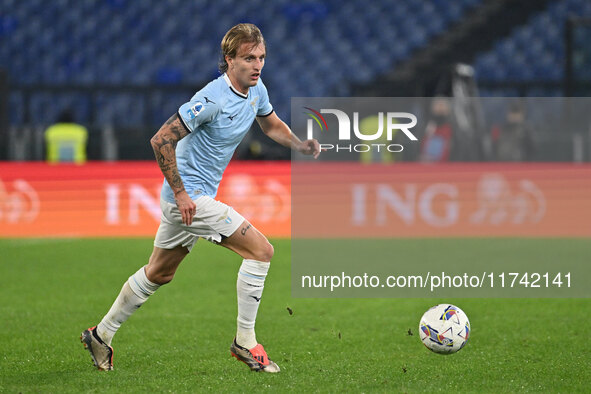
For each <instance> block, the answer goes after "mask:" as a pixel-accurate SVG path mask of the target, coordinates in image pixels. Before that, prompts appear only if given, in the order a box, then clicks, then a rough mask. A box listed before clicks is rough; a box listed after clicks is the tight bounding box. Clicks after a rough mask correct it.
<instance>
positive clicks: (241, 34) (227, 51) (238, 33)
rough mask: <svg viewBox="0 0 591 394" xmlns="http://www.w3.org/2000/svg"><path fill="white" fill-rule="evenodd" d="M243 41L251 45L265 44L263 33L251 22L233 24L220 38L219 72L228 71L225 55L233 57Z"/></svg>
mask: <svg viewBox="0 0 591 394" xmlns="http://www.w3.org/2000/svg"><path fill="white" fill-rule="evenodd" d="M244 43H249V44H252V46H253V47H254V46H256V45H259V44H263V46H265V47H266V46H267V44H266V43H265V39H264V38H263V33H261V31H260V30H259V28H258V27H256V26H255V25H253V24H252V23H240V24H238V25H236V26H234V27H233V28H231V29H230V30H228V32H227V33H226V35H225V36H224V38H222V43H221V48H222V57H221V59H220V62H219V64H218V67H219V69H220V72H222V73H225V72H226V71H228V62H227V61H226V56H229V57H231V58H234V57H235V56H236V54H237V53H238V48H240V46H241V45H242V44H244Z"/></svg>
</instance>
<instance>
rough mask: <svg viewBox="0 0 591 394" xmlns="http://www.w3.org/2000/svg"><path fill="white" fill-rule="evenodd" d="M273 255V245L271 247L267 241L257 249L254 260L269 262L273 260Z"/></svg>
mask: <svg viewBox="0 0 591 394" xmlns="http://www.w3.org/2000/svg"><path fill="white" fill-rule="evenodd" d="M273 254H275V249H273V245H271V244H270V243H269V241H267V240H265V242H264V243H263V244H262V246H261V247H260V248H259V249H258V251H257V253H256V255H255V260H257V261H264V262H270V261H271V259H272V258H273Z"/></svg>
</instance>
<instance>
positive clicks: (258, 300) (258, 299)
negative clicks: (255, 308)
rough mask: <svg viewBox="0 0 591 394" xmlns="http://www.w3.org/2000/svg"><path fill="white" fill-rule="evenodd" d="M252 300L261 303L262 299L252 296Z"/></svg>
mask: <svg viewBox="0 0 591 394" xmlns="http://www.w3.org/2000/svg"><path fill="white" fill-rule="evenodd" d="M251 297H252V298H254V299H255V300H257V302H260V301H261V297H255V296H251Z"/></svg>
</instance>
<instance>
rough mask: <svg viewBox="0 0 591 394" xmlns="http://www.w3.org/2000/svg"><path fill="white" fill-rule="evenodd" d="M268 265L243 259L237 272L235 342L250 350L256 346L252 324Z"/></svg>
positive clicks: (257, 308)
mask: <svg viewBox="0 0 591 394" xmlns="http://www.w3.org/2000/svg"><path fill="white" fill-rule="evenodd" d="M270 265H271V264H270V263H265V262H262V261H256V260H247V259H244V260H242V265H241V266H240V270H239V271H238V281H237V282H236V292H237V294H238V329H237V330H236V342H237V343H238V344H239V345H240V346H242V347H245V348H247V349H252V348H253V347H255V346H256V345H257V338H256V336H255V333H254V324H255V320H256V318H257V311H258V310H259V303H260V300H261V296H262V295H263V288H264V287H265V278H266V277H267V272H268V271H269V266H270Z"/></svg>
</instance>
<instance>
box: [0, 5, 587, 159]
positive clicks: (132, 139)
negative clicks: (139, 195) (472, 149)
mask: <svg viewBox="0 0 591 394" xmlns="http://www.w3.org/2000/svg"><path fill="white" fill-rule="evenodd" d="M585 18H591V2H589V1H588V0H523V1H517V0H457V1H445V0H397V1H370V2H368V1H363V0H349V1H344V2H341V1H337V0H326V1H287V0H279V1H273V2H270V3H269V2H264V1H262V0H253V1H248V2H243V1H236V0H221V1H217V2H210V1H206V0H194V1H189V2H181V1H179V0H167V1H129V0H84V1H73V0H55V1H51V2H44V1H41V0H27V1H18V0H4V1H2V3H1V4H0V69H2V70H3V71H2V72H0V74H1V75H2V76H1V77H0V81H1V82H0V100H1V101H0V102H1V107H0V160H42V159H43V158H44V156H45V148H44V146H43V136H42V135H43V131H44V130H45V129H46V128H47V126H48V125H50V124H52V123H54V122H55V121H56V119H57V118H58V115H59V114H60V113H61V112H62V111H63V110H64V109H66V108H67V109H71V110H72V111H73V114H74V118H75V120H76V121H77V122H79V123H81V124H83V125H85V126H86V127H88V129H89V143H88V158H89V159H90V160H138V159H139V160H144V159H147V160H151V159H152V152H151V148H150V146H149V144H148V143H147V141H148V139H149V138H150V136H151V135H152V134H153V133H154V132H155V130H156V129H157V128H158V127H159V126H160V125H161V124H162V123H163V122H164V121H165V120H166V119H167V118H168V117H169V116H170V114H172V113H173V112H174V111H175V110H176V109H177V108H178V107H179V105H180V104H181V103H183V102H185V101H186V100H187V99H188V98H189V97H190V96H191V95H192V94H193V93H194V92H195V91H196V90H198V89H199V88H201V87H202V86H203V85H204V84H205V83H207V82H208V81H209V80H211V79H212V78H214V77H216V76H217V75H218V72H217V68H216V60H217V59H218V57H219V42H220V39H221V37H222V36H223V34H224V33H225V32H226V31H227V29H228V28H229V27H231V26H232V25H234V24H236V23H238V22H253V23H255V24H257V25H258V26H259V27H260V28H261V30H262V31H263V33H264V35H265V37H266V40H267V44H268V59H267V65H266V69H265V72H264V75H263V77H264V80H265V83H266V85H267V86H268V88H269V91H270V93H271V99H272V103H273V104H274V106H275V109H276V111H277V113H278V114H279V115H280V117H282V118H283V119H286V120H289V118H290V98H291V97H330V96H337V97H346V96H399V97H407V96H424V97H432V96H434V95H453V93H452V91H453V89H452V86H453V81H454V80H457V79H460V80H463V82H464V83H466V84H467V86H468V88H469V89H470V90H469V92H470V93H473V94H479V95H480V96H484V97H487V96H496V97H500V96H503V97H533V96H545V97H555V96H587V95H588V93H589V92H590V91H591V89H590V88H591V46H590V45H589V42H590V38H591V24H590V23H589V21H588V20H586V19H585ZM459 63H461V64H466V65H469V66H470V67H471V68H468V69H466V68H464V69H458V68H457V64H459ZM459 70H460V71H459ZM472 71H473V73H472ZM454 78H455V79H454ZM524 105H525V106H526V107H527V106H528V100H527V99H526V100H525V101H524ZM529 106H533V104H531V103H530V104H529ZM503 112H504V111H503V109H502V108H501V109H498V108H497V115H498V114H500V113H503ZM544 112H545V111H535V108H534V110H533V111H530V112H529V113H528V116H530V119H529V121H531V122H532V123H533V124H535V125H536V127H537V129H536V133H534V138H537V139H539V140H540V141H541V142H542V143H545V144H550V145H552V143H553V142H555V141H557V140H559V139H562V140H564V138H565V137H567V139H569V140H570V139H572V144H574V145H576V144H579V145H581V146H582V149H578V150H577V149H576V148H573V149H566V150H565V151H564V152H562V153H561V154H560V155H553V154H552V150H551V149H546V150H544V149H542V150H540V151H538V153H537V156H536V157H533V158H532V159H535V160H537V161H544V160H561V161H588V160H589V159H590V154H589V125H588V124H587V125H585V126H586V129H581V128H578V129H576V130H565V129H560V128H558V129H557V128H556V127H554V126H555V125H554V124H552V123H551V122H550V123H549V122H547V121H545V120H544V119H541V118H539V117H540V116H542V115H543V113H544ZM536 117H538V119H536ZM501 119H502V118H500V119H491V118H490V117H489V118H488V119H487V121H488V122H489V123H494V122H498V121H500V120H501ZM544 125H545V126H546V127H544ZM255 127H256V126H255ZM565 134H566V135H565ZM249 138H250V139H249V140H247V141H245V143H244V144H243V146H241V147H240V149H239V150H238V153H237V157H238V158H241V159H249V158H270V159H289V152H288V151H287V150H285V149H282V148H279V147H276V146H274V144H273V143H269V141H267V140H266V139H265V138H264V136H262V134H261V133H252V134H251V136H250V137H249ZM258 146H260V149H258ZM252 147H257V149H249V148H252ZM418 157H419V155H418V153H416V152H415V153H414V154H413V153H412V152H409V154H407V155H405V157H404V158H403V159H404V160H409V161H413V160H417V159H418ZM452 159H453V157H452ZM477 159H478V160H490V159H491V157H488V156H487V155H484V156H483V157H478V158H477Z"/></svg>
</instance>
